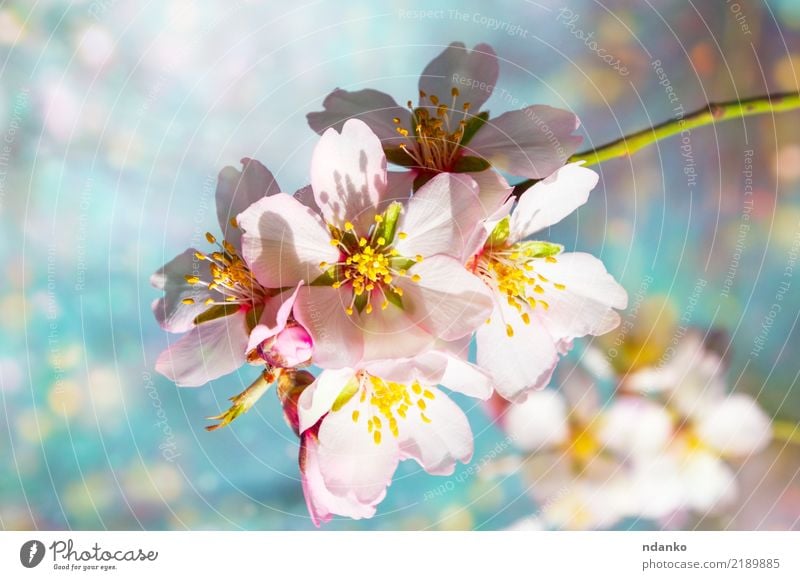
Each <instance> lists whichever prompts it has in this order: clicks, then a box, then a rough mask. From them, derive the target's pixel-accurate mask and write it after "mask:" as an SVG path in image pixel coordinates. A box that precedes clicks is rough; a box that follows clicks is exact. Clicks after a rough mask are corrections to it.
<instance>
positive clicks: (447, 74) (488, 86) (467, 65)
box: [419, 42, 500, 113]
mask: <svg viewBox="0 0 800 580" xmlns="http://www.w3.org/2000/svg"><path fill="white" fill-rule="evenodd" d="M499 71H500V68H499V66H498V64H497V55H496V54H495V52H494V50H493V49H492V47H491V46H489V45H488V44H478V45H476V46H475V48H473V49H472V50H467V48H466V46H465V45H464V43H462V42H453V43H452V44H450V46H448V47H447V48H446V49H444V51H442V53H441V54H439V56H437V57H436V58H434V59H433V60H432V61H431V62H430V63H428V66H426V67H425V70H423V71H422V75H421V76H420V78H419V90H420V91H423V92H424V93H425V94H426V95H428V96H432V95H433V96H436V97H438V99H439V100H440V101H441V102H442V103H444V104H446V105H448V106H450V104H451V103H452V101H453V99H452V96H451V91H452V89H453V88H454V87H455V88H457V89H458V91H459V96H458V97H457V98H456V100H455V105H454V106H453V109H454V110H456V111H462V110H463V105H464V103H469V104H470V107H469V110H470V112H472V113H477V112H478V111H480V109H481V106H483V104H484V103H485V102H486V100H487V99H488V98H489V97H490V96H491V95H492V90H493V89H494V86H495V83H497V76H498V74H499ZM428 104H430V103H429V101H428V100H427V99H426V100H425V101H424V102H423V101H421V102H420V105H428Z"/></svg>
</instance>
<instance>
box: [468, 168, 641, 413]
mask: <svg viewBox="0 0 800 580" xmlns="http://www.w3.org/2000/svg"><path fill="white" fill-rule="evenodd" d="M597 180H598V176H597V174H596V173H595V172H594V171H592V170H590V169H587V168H585V167H582V166H581V165H580V164H579V163H571V164H568V165H565V166H564V167H562V168H561V169H559V170H558V171H556V172H555V173H554V174H553V175H551V176H550V177H548V178H547V179H544V180H542V181H539V182H538V183H536V184H535V185H534V186H533V187H531V188H530V189H528V190H527V191H526V192H525V193H524V194H523V195H522V196H521V197H520V199H519V201H518V202H517V204H516V207H515V208H514V211H513V213H511V215H510V216H509V215H506V216H505V217H502V219H498V218H499V217H500V215H501V214H497V215H495V216H494V218H493V219H489V220H487V221H486V222H485V227H483V228H482V229H479V230H478V234H477V237H476V238H474V239H473V240H472V242H471V243H472V244H473V248H472V251H473V254H472V256H471V257H470V258H469V259H468V261H467V268H468V269H469V270H471V271H472V272H474V273H475V274H476V275H477V276H479V277H480V278H481V279H482V280H483V281H484V283H485V284H486V285H487V286H488V287H489V288H490V289H491V290H492V293H493V297H494V299H493V302H494V306H493V311H492V313H491V315H490V316H489V318H488V319H487V321H486V323H485V324H483V325H481V326H480V327H479V328H478V330H477V334H476V339H477V346H478V354H477V358H478V364H479V365H480V366H481V367H482V368H484V369H486V370H487V371H489V372H490V374H491V375H492V376H493V378H494V380H495V385H496V388H497V391H498V392H499V393H500V394H501V395H502V396H503V397H505V398H506V399H508V400H511V401H522V400H524V399H525V398H526V397H527V396H528V394H529V393H530V391H532V390H536V389H540V388H542V387H544V386H545V385H547V383H548V382H549V381H550V378H551V376H552V374H553V370H554V369H555V367H556V364H557V362H558V360H559V355H562V354H564V353H566V352H567V351H568V350H569V349H570V348H571V346H572V341H573V339H575V338H578V337H582V336H586V335H600V334H604V333H606V332H609V331H610V330H612V329H614V328H616V327H617V325H618V324H619V321H620V318H619V315H618V314H617V313H616V312H615V310H614V309H622V308H625V307H626V305H627V301H628V297H627V294H626V292H625V290H624V289H623V288H622V286H620V285H619V284H618V283H617V282H616V281H615V280H614V278H613V277H612V276H611V275H610V274H608V272H607V271H606V269H605V266H604V265H603V263H602V262H601V261H600V260H598V259H597V258H595V257H594V256H591V255H589V254H585V253H579V252H564V251H563V250H564V248H563V246H560V245H558V244H554V243H550V242H545V241H538V240H535V241H532V240H528V239H527V238H528V237H529V236H532V235H534V234H537V233H539V232H541V231H542V230H543V229H545V228H547V227H549V226H551V225H553V224H555V223H557V222H559V221H560V220H561V219H563V218H564V217H566V216H567V215H568V214H570V213H572V212H573V211H574V210H575V209H576V208H578V207H579V206H581V205H583V204H584V203H586V200H587V199H588V197H589V192H590V191H591V190H592V188H593V187H594V186H595V184H596V183H597ZM509 206H510V204H506V205H505V206H504V208H505V212H506V214H507V213H508V209H509Z"/></svg>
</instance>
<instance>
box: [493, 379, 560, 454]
mask: <svg viewBox="0 0 800 580" xmlns="http://www.w3.org/2000/svg"><path fill="white" fill-rule="evenodd" d="M568 413H569V411H568V409H567V403H566V401H565V400H564V397H562V396H561V395H559V394H558V393H557V392H555V391H553V390H551V389H545V390H543V391H538V392H534V393H531V394H530V395H528V398H527V399H526V400H525V401H524V402H522V403H516V404H512V405H509V407H508V409H507V410H506V413H505V415H504V416H503V419H502V421H503V427H504V429H505V431H506V433H508V436H509V437H510V438H511V440H512V441H513V443H514V445H516V446H517V447H519V448H520V449H522V450H523V451H529V452H541V451H545V450H547V449H550V448H553V447H556V446H558V445H561V444H563V443H565V442H566V441H567V437H568V436H569V425H568V423H567V417H568Z"/></svg>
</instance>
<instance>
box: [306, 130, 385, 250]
mask: <svg viewBox="0 0 800 580" xmlns="http://www.w3.org/2000/svg"><path fill="white" fill-rule="evenodd" d="M311 187H312V189H313V190H314V198H315V199H316V200H317V205H318V206H319V207H320V209H321V210H322V215H323V217H324V218H325V221H326V222H328V223H330V224H334V225H336V226H338V227H340V228H343V227H344V225H345V223H346V222H348V221H349V222H352V223H353V224H355V226H356V231H357V232H358V233H359V234H360V235H366V233H367V230H368V229H369V226H371V225H372V224H373V219H374V216H375V211H376V209H377V207H378V203H379V202H380V200H381V198H382V197H383V195H384V193H385V192H386V188H387V183H386V156H385V155H384V154H383V149H382V148H381V142H380V140H379V139H378V137H377V136H376V135H375V133H373V132H372V131H371V130H370V128H369V127H367V125H366V124H365V123H364V122H363V121H359V120H358V119H350V120H349V121H347V122H345V124H344V125H343V126H342V132H341V133H338V132H337V131H336V130H335V129H328V130H327V131H325V133H324V134H323V135H322V137H321V138H320V140H319V143H317V146H316V148H315V149H314V155H313V157H312V158H311Z"/></svg>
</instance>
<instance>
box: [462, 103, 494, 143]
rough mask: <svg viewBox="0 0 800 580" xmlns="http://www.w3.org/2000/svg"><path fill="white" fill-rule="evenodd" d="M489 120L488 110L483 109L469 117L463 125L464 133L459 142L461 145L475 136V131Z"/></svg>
mask: <svg viewBox="0 0 800 580" xmlns="http://www.w3.org/2000/svg"><path fill="white" fill-rule="evenodd" d="M488 120H489V111H483V112H481V113H478V114H477V115H475V116H474V117H472V118H470V120H469V121H467V124H466V126H465V127H464V135H462V137H461V142H460V143H459V144H460V145H461V146H462V147H463V146H464V145H466V144H467V143H469V142H470V141H471V140H472V138H473V137H474V136H475V133H477V132H478V129H480V128H481V127H483V124H484V123H485V122H486V121H488Z"/></svg>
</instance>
